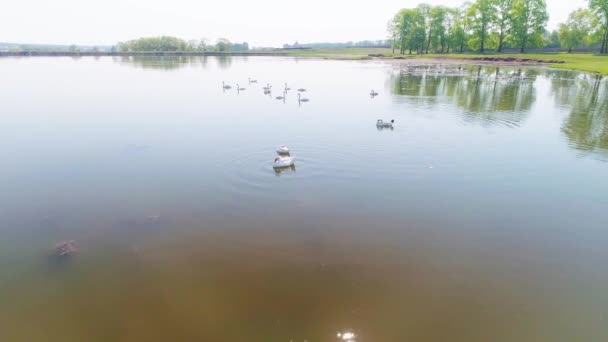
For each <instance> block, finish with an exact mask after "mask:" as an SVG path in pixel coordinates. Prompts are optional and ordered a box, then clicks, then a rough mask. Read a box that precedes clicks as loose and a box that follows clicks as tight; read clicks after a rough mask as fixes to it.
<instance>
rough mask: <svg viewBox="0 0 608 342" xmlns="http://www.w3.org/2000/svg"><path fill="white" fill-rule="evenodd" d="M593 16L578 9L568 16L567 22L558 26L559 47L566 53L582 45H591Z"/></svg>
mask: <svg viewBox="0 0 608 342" xmlns="http://www.w3.org/2000/svg"><path fill="white" fill-rule="evenodd" d="M593 20H594V18H593V14H592V13H591V11H589V10H587V9H578V10H576V11H574V12H572V13H570V15H569V16H568V21H567V22H565V23H563V24H560V25H559V31H558V37H559V42H560V45H561V46H562V47H564V48H566V49H568V52H572V49H574V48H577V47H579V46H582V45H588V44H589V43H591V31H592V28H593V27H592V25H593Z"/></svg>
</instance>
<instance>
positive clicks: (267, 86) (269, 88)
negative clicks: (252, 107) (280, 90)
mask: <svg viewBox="0 0 608 342" xmlns="http://www.w3.org/2000/svg"><path fill="white" fill-rule="evenodd" d="M271 89H272V86H271V85H270V83H268V84H266V86H265V87H264V90H267V91H270V90H271Z"/></svg>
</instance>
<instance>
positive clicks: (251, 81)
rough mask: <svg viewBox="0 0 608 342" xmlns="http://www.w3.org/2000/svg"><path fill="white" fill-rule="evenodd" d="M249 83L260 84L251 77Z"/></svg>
mask: <svg viewBox="0 0 608 342" xmlns="http://www.w3.org/2000/svg"><path fill="white" fill-rule="evenodd" d="M249 83H258V80H252V79H251V77H249Z"/></svg>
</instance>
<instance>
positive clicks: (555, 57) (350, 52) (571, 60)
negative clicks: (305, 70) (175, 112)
mask: <svg viewBox="0 0 608 342" xmlns="http://www.w3.org/2000/svg"><path fill="white" fill-rule="evenodd" d="M285 52H286V53H287V54H288V55H290V56H295V57H317V58H328V59H351V60H359V59H369V58H370V57H369V56H370V55H383V56H384V57H386V58H399V57H401V58H417V59H465V60H467V59H476V58H482V57H488V58H492V57H496V58H515V59H518V60H521V59H532V60H541V61H560V62H563V63H559V64H549V66H550V67H552V68H557V69H567V70H577V71H586V72H593V73H599V74H602V75H608V56H606V55H599V54H591V53H585V54H583V53H523V54H522V53H487V54H459V53H455V54H429V55H407V54H406V55H400V54H398V53H395V54H393V51H392V49H385V48H384V49H383V48H375V49H369V48H345V49H318V50H316V49H313V50H289V51H285Z"/></svg>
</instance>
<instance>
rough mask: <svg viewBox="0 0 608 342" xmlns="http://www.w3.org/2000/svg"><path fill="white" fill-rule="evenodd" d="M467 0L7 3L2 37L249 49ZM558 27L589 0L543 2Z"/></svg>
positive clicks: (372, 32)
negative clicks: (169, 39) (225, 43)
mask: <svg viewBox="0 0 608 342" xmlns="http://www.w3.org/2000/svg"><path fill="white" fill-rule="evenodd" d="M422 2H424V3H429V4H433V5H439V4H441V5H446V6H459V5H461V4H462V3H463V0H427V1H419V0H296V1H293V0H291V1H290V0H220V1H215V2H211V1H209V0H171V1H166V0H52V1H51V0H3V1H2V3H1V4H0V42H10V43H48V44H81V45H112V44H116V43H117V42H120V41H126V40H129V39H134V38H139V37H143V36H158V35H169V36H176V37H180V38H183V39H200V38H207V39H210V40H211V41H214V40H215V39H217V38H222V37H223V38H228V39H230V40H231V41H233V42H244V41H246V42H248V43H249V45H250V46H256V47H260V46H282V45H283V44H284V43H293V42H294V41H299V42H300V43H304V42H344V41H358V40H367V39H369V40H376V39H384V38H385V37H386V26H387V23H388V21H389V19H390V18H391V17H392V16H393V15H394V14H395V13H396V12H397V11H398V10H399V9H401V8H406V7H414V6H416V5H418V4H419V3H422ZM546 2H547V7H548V9H549V14H550V17H551V19H550V21H549V28H550V29H553V28H556V27H557V25H558V24H559V23H560V22H563V21H565V20H566V18H567V17H568V13H570V12H571V11H572V10H574V9H577V8H580V7H586V6H587V4H586V1H585V0H546Z"/></svg>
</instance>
